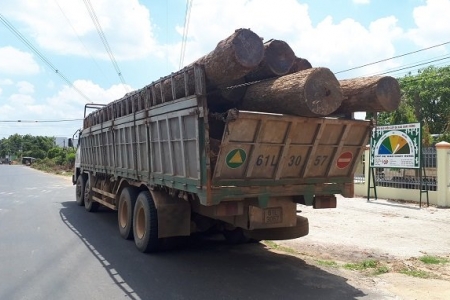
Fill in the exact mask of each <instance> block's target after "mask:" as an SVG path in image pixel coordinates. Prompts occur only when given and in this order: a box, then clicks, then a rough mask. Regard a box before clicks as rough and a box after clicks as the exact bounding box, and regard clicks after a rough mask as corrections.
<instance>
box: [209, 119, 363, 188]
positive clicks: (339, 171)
mask: <svg viewBox="0 0 450 300" xmlns="http://www.w3.org/2000/svg"><path fill="white" fill-rule="evenodd" d="M233 115H234V117H233V118H232V120H228V121H227V123H226V125H225V130H224V134H223V137H222V142H221V146H220V152H219V154H218V157H217V163H216V167H215V169H214V176H213V180H212V181H213V185H215V186H224V185H235V186H242V185H263V184H264V182H269V181H270V182H271V185H273V184H274V181H275V182H279V184H280V185H282V184H301V183H303V182H308V179H310V178H314V179H323V180H319V182H333V178H338V177H341V178H342V177H352V176H353V173H354V169H355V166H356V161H357V159H358V158H359V156H360V155H361V153H362V151H363V149H364V147H365V145H366V144H367V142H368V138H369V133H370V130H371V122H370V121H362V120H347V119H334V118H306V117H295V116H287V115H278V114H268V113H255V112H247V111H236V112H235V114H233ZM314 182H318V181H317V180H314Z"/></svg>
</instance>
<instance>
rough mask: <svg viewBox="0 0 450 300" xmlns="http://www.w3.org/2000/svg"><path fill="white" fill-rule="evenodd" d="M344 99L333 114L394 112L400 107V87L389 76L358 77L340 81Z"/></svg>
mask: <svg viewBox="0 0 450 300" xmlns="http://www.w3.org/2000/svg"><path fill="white" fill-rule="evenodd" d="M339 82H340V84H341V88H342V92H343V94H344V99H343V101H342V104H341V106H340V107H339V108H338V109H337V110H336V112H335V113H334V114H336V115H338V114H349V113H353V112H357V111H365V112H382V111H386V112H389V111H394V110H396V109H397V108H398V106H399V105H400V98H401V95H400V86H399V84H398V81H397V80H396V79H395V78H393V77H390V76H383V77H380V76H372V77H360V78H354V79H346V80H340V81H339Z"/></svg>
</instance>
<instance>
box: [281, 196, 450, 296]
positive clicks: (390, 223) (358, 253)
mask: <svg viewBox="0 0 450 300" xmlns="http://www.w3.org/2000/svg"><path fill="white" fill-rule="evenodd" d="M298 209H299V210H301V212H300V215H302V216H305V217H308V219H309V223H310V233H309V235H308V236H306V237H303V238H299V239H295V240H288V241H278V242H276V243H277V245H280V246H284V247H288V248H290V249H292V250H294V252H295V253H296V255H300V256H301V257H302V258H303V259H306V260H307V261H308V262H310V263H313V264H315V265H317V266H318V267H321V268H324V269H326V270H327V271H329V272H332V273H336V274H339V275H341V276H344V277H346V278H347V279H348V280H349V283H351V284H353V285H354V286H355V287H359V288H362V289H371V290H376V291H377V292H380V291H382V292H384V293H385V294H386V297H387V298H386V299H450V263H448V262H447V263H436V264H429V263H424V262H422V261H421V260H420V259H419V258H422V257H424V256H427V255H428V256H431V257H440V258H442V259H444V261H445V260H448V261H450V238H449V237H450V232H449V228H450V209H441V208H436V207H419V206H418V205H417V204H411V203H399V202H393V201H388V200H377V201H373V200H371V201H367V200H366V199H364V198H351V199H345V198H342V197H339V198H338V207H337V208H336V209H323V210H314V209H312V208H311V207H305V206H299V207H298ZM370 261H374V262H376V266H375V267H373V268H372V267H368V268H365V267H363V268H361V269H356V270H352V269H351V268H350V269H349V266H350V267H351V266H352V265H349V264H356V266H358V265H357V264H360V263H365V262H370Z"/></svg>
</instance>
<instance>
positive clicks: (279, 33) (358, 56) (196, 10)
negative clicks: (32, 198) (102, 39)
mask: <svg viewBox="0 0 450 300" xmlns="http://www.w3.org/2000/svg"><path fill="white" fill-rule="evenodd" d="M205 24H210V25H209V26H205ZM240 27H244V28H250V29H252V30H253V31H254V32H255V33H256V34H258V35H259V36H261V37H264V39H265V40H268V39H271V38H276V39H281V40H284V41H286V42H287V43H288V44H289V45H290V46H291V47H292V49H293V50H294V52H295V53H296V54H297V56H300V57H303V58H306V59H308V60H309V61H310V62H311V63H312V64H313V66H314V67H319V66H320V67H329V68H330V69H332V71H339V70H342V69H347V68H349V67H352V66H359V65H362V64H364V63H370V62H373V61H376V60H379V59H380V58H386V57H391V56H393V55H394V54H395V49H394V45H393V41H394V40H395V39H397V38H399V37H400V36H401V35H402V34H403V30H402V29H401V28H400V27H399V26H398V25H397V19H396V18H395V17H392V16H391V17H386V18H382V19H378V20H375V21H374V22H372V23H371V24H370V26H369V28H366V27H364V26H363V25H362V24H361V23H358V22H357V21H355V20H354V19H349V18H348V19H345V20H342V21H341V22H339V23H335V22H334V21H333V19H332V17H331V16H328V17H326V18H325V19H323V20H322V21H321V22H319V23H318V24H317V26H314V25H313V24H312V21H311V19H310V17H309V12H308V5H306V4H300V3H298V2H297V1H294V0H280V1H277V2H275V1H268V0H259V1H257V0H236V1H225V0H216V1H208V0H197V1H194V5H193V7H192V15H191V23H190V27H189V37H188V41H189V42H188V45H187V52H186V59H185V64H188V63H190V62H192V61H194V60H195V59H197V58H199V57H200V56H202V55H205V54H207V53H208V52H210V51H212V50H213V49H214V47H215V46H216V44H217V42H219V41H220V40H222V39H224V38H226V37H227V36H229V35H231V34H232V33H233V31H234V30H235V29H236V28H240ZM178 31H179V32H180V34H181V32H182V28H178ZM177 46H178V48H176V47H173V49H172V50H173V53H179V50H178V49H179V45H177ZM177 51H178V52H177ZM175 57H177V58H178V56H176V55H175ZM173 63H174V64H175V63H176V64H177V63H178V60H174V61H173ZM388 65H389V66H393V63H392V62H387V63H385V64H379V65H377V66H376V68H377V69H375V67H372V69H364V71H362V70H360V72H364V74H367V72H372V71H376V70H379V69H382V68H383V69H385V68H386V66H388Z"/></svg>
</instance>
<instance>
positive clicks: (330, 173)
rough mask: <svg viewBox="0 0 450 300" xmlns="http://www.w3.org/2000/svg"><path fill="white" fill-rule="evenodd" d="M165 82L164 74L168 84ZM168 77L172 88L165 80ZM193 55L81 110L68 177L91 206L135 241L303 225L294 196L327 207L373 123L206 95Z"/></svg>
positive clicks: (239, 235)
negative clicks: (216, 102) (219, 102)
mask: <svg viewBox="0 0 450 300" xmlns="http://www.w3.org/2000/svg"><path fill="white" fill-rule="evenodd" d="M167 83H169V84H167ZM167 86H169V87H171V88H169V89H167V88H165V87H167ZM206 95H207V94H206V87H205V75H204V71H203V69H202V68H201V67H200V66H198V65H193V66H191V67H188V68H186V69H184V70H182V71H180V72H178V73H175V74H172V75H171V76H168V77H165V78H162V79H160V80H158V81H157V82H155V83H152V84H150V85H148V86H146V87H144V88H143V89H140V90H137V91H135V92H132V93H129V94H127V95H125V96H124V97H123V98H121V99H119V100H117V101H114V102H112V103H109V104H108V105H87V107H86V109H88V108H96V110H95V111H93V112H91V113H90V114H89V115H87V116H86V114H87V111H86V109H85V119H84V126H83V129H82V130H81V131H80V134H79V142H78V150H77V159H76V165H75V172H74V176H73V183H74V184H75V185H76V201H77V203H78V204H80V205H84V206H85V208H86V210H87V211H89V212H93V211H96V209H97V208H98V206H99V205H103V206H106V207H108V208H110V209H113V210H117V211H118V214H117V216H118V227H119V232H120V234H121V236H122V237H123V238H125V239H134V241H135V244H136V246H137V248H138V249H139V250H140V251H142V252H153V251H157V250H158V249H159V246H160V245H161V242H162V241H164V240H166V239H167V238H172V237H180V236H189V235H191V234H193V233H196V232H204V231H211V230H215V231H219V232H222V233H223V234H224V236H225V238H226V239H227V240H229V241H230V242H233V243H238V242H245V241H248V240H263V239H269V240H277V239H293V238H297V237H301V236H304V235H307V234H308V220H307V219H306V218H304V217H301V216H299V215H298V214H297V209H296V208H297V204H298V203H300V204H304V205H312V206H314V207H315V208H331V207H336V197H335V194H342V195H343V196H345V197H352V196H353V180H354V179H353V175H354V169H355V167H356V163H357V160H358V158H359V157H360V155H361V153H362V151H363V149H364V147H365V145H366V144H367V141H368V137H369V132H370V130H371V123H370V122H368V121H361V120H352V119H338V118H306V117H297V116H289V115H279V114H271V113H259V112H252V111H239V110H237V109H229V110H226V111H223V112H222V113H218V112H216V113H213V112H212V111H211V110H210V108H209V107H208V101H207V97H206Z"/></svg>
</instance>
